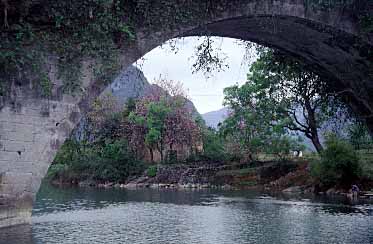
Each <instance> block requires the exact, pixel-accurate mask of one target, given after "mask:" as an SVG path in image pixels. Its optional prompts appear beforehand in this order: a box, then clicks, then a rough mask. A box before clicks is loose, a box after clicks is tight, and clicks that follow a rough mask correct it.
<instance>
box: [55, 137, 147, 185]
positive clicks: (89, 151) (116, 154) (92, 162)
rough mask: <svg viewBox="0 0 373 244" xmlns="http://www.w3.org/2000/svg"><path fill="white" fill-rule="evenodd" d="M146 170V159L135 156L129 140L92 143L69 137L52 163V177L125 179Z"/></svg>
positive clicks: (70, 179) (98, 179) (102, 179)
mask: <svg viewBox="0 0 373 244" xmlns="http://www.w3.org/2000/svg"><path fill="white" fill-rule="evenodd" d="M143 170H144V164H143V162H141V161H139V160H137V159H136V158H135V157H134V155H133V153H132V152H131V151H130V150H129V149H128V145H127V142H126V141H125V140H107V141H103V142H100V143H91V144H84V143H82V142H81V143H79V142H75V141H67V142H66V143H65V144H64V145H63V146H62V148H61V150H60V151H59V152H58V154H57V156H56V158H55V160H54V162H53V164H52V166H51V167H50V169H49V171H48V179H50V180H57V179H58V180H63V181H66V182H68V181H72V180H79V181H82V180H87V179H93V180H96V181H112V182H121V181H124V180H126V179H127V178H128V177H130V176H133V175H138V174H141V173H142V172H143Z"/></svg>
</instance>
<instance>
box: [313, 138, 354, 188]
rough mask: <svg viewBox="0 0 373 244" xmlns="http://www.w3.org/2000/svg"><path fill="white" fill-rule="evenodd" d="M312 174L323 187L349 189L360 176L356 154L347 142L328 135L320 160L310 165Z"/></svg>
mask: <svg viewBox="0 0 373 244" xmlns="http://www.w3.org/2000/svg"><path fill="white" fill-rule="evenodd" d="M311 172H312V174H313V175H314V176H315V177H316V178H317V179H319V181H320V182H321V183H322V185H323V186H326V187H331V186H335V185H340V186H345V187H349V186H350V184H351V183H353V182H354V181H355V180H357V179H358V177H359V176H360V174H361V166H360V163H359V157H358V154H357V153H356V152H355V151H354V149H353V147H352V146H351V145H350V144H348V143H347V142H345V141H343V140H341V139H339V138H337V137H336V136H333V135H329V136H328V138H327V140H326V149H325V150H324V151H323V152H322V153H321V160H320V161H316V162H314V163H313V164H312V168H311Z"/></svg>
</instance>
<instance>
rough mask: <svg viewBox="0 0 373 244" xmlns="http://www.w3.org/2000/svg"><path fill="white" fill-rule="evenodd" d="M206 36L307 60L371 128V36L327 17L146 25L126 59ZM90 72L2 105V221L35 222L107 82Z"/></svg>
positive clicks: (126, 51)
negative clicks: (38, 198) (68, 86)
mask: <svg viewBox="0 0 373 244" xmlns="http://www.w3.org/2000/svg"><path fill="white" fill-rule="evenodd" d="M201 35H212V36H221V37H230V38H237V39H241V40H247V41H253V42H256V43H259V44H262V45H265V46H269V47H275V48H278V49H280V50H282V51H284V52H286V53H288V54H290V55H292V56H294V57H297V58H300V59H302V60H303V61H304V62H306V63H307V64H309V65H310V67H311V68H313V69H314V70H315V71H317V72H318V73H319V74H320V75H322V76H325V77H327V78H328V79H329V80H330V82H333V84H334V87H335V89H336V91H338V92H342V91H343V93H344V94H346V101H348V102H349V104H350V105H351V107H352V108H353V110H354V111H355V112H357V113H358V114H360V115H361V116H363V117H364V118H365V119H366V121H367V122H368V125H369V126H370V129H371V131H373V96H372V94H373V74H372V72H373V69H372V62H373V61H372V57H373V56H372V54H371V51H372V41H369V40H367V39H363V38H360V37H358V36H356V35H354V34H352V32H350V31H349V32H347V31H343V30H341V29H340V28H334V27H333V26H331V25H325V24H322V22H317V21H314V20H308V19H305V18H301V17H294V15H291V16H287V15H273V14H271V15H261V16H258V15H256V16H247V15H243V16H236V15H234V16H233V17H227V18H219V19H218V20H216V21H211V22H209V23H207V24H205V25H204V26H203V27H195V26H194V27H193V26H191V27H188V28H181V29H178V30H175V31H163V32H162V31H156V32H154V31H153V32H151V31H143V32H142V34H139V33H138V37H137V38H138V39H137V40H136V41H135V43H133V44H131V46H130V47H127V48H124V49H123V56H122V60H121V61H122V66H123V68H126V67H128V66H129V65H131V64H132V63H134V62H135V61H136V60H138V59H139V58H141V57H142V56H143V55H145V54H146V53H147V52H149V51H150V50H152V49H153V48H155V47H157V46H159V45H161V44H162V43H164V42H165V41H167V40H169V39H172V38H176V37H187V36H201ZM369 52H370V56H369ZM83 67H86V66H84V65H83ZM84 74H86V75H85V78H84V80H83V82H82V84H83V85H84V86H85V90H86V91H87V92H86V93H84V94H83V95H81V96H80V97H72V96H70V95H63V96H57V95H56V96H52V99H51V100H48V101H46V100H43V99H41V98H40V97H36V96H33V95H30V94H29V92H28V91H27V89H28V88H22V87H20V88H18V95H17V97H18V98H16V99H13V100H12V101H10V102H5V103H4V105H3V107H2V108H1V110H0V136H1V137H0V143H1V145H0V227H3V226H9V225H15V224H21V223H28V222H29V221H30V219H31V218H30V216H31V209H32V204H33V201H34V199H35V195H36V193H37V191H38V189H39V186H40V183H41V180H42V178H43V177H44V175H45V174H46V172H47V170H48V167H49V165H50V163H51V162H52V160H53V158H54V156H55V154H56V152H57V150H58V149H59V147H60V146H61V145H62V144H63V142H64V140H65V139H66V138H67V137H69V135H70V133H71V131H72V130H73V129H74V127H75V126H76V125H77V123H78V122H79V120H80V118H81V116H82V114H84V113H85V112H86V111H87V110H88V109H89V104H90V102H91V101H92V100H93V99H94V98H96V97H97V96H98V95H99V94H100V92H101V91H102V90H103V89H104V87H103V85H101V84H100V83H98V82H96V81H94V79H93V78H92V77H93V75H92V71H90V70H89V69H88V68H87V69H86V70H84ZM50 77H51V80H52V82H53V84H54V86H53V87H54V90H53V93H56V92H57V91H58V87H59V86H61V81H59V80H58V79H57V78H56V77H55V70H54V69H53V67H52V69H51V71H50Z"/></svg>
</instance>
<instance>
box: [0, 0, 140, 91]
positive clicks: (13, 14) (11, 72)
mask: <svg viewBox="0 0 373 244" xmlns="http://www.w3.org/2000/svg"><path fill="white" fill-rule="evenodd" d="M125 2H126V1H124V0H121V1H113V0H84V1H69V0H64V1H49V0H45V1H42V2H41V3H39V2H38V3H35V2H34V1H31V0H29V1H21V3H18V2H17V3H14V2H8V3H9V7H6V6H5V5H4V6H2V4H0V7H1V8H4V9H2V10H4V11H6V12H7V13H8V16H7V17H8V18H5V17H4V18H2V19H4V23H0V30H1V35H0V39H1V42H0V49H1V50H4V51H2V52H1V54H0V73H1V74H2V75H3V76H4V75H5V77H6V78H7V79H8V80H9V79H10V78H11V77H16V78H17V79H19V80H22V77H20V74H21V75H22V76H24V77H31V79H32V80H33V81H34V82H38V81H41V82H43V79H40V78H38V77H43V76H45V73H44V72H46V71H47V69H46V67H45V62H46V61H45V60H46V58H45V57H44V56H45V55H46V54H48V55H54V56H55V57H57V62H58V73H57V74H58V78H60V79H62V80H63V81H64V87H63V88H64V89H63V90H64V91H65V92H68V93H73V92H77V91H80V82H81V78H82V74H81V68H82V61H83V59H87V58H88V59H94V60H96V63H95V64H93V65H94V70H95V75H96V79H97V80H99V81H103V82H108V81H111V79H112V76H113V75H114V74H115V73H116V72H117V71H118V69H119V63H118V54H119V50H120V46H121V45H123V44H124V43H125V42H129V41H131V40H133V39H134V38H135V36H134V34H133V28H131V24H130V22H131V21H130V20H129V19H128V18H126V14H125V5H124V3H125ZM26 73H27V74H26ZM41 85H42V87H44V86H43V85H44V84H43V83H41Z"/></svg>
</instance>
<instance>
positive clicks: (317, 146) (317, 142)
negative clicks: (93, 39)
mask: <svg viewBox="0 0 373 244" xmlns="http://www.w3.org/2000/svg"><path fill="white" fill-rule="evenodd" d="M311 137H312V138H311V141H312V144H313V146H314V147H315V149H316V151H317V152H318V153H321V152H322V151H323V150H324V148H323V146H322V145H321V143H320V140H319V136H318V135H317V134H316V135H312V136H311Z"/></svg>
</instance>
